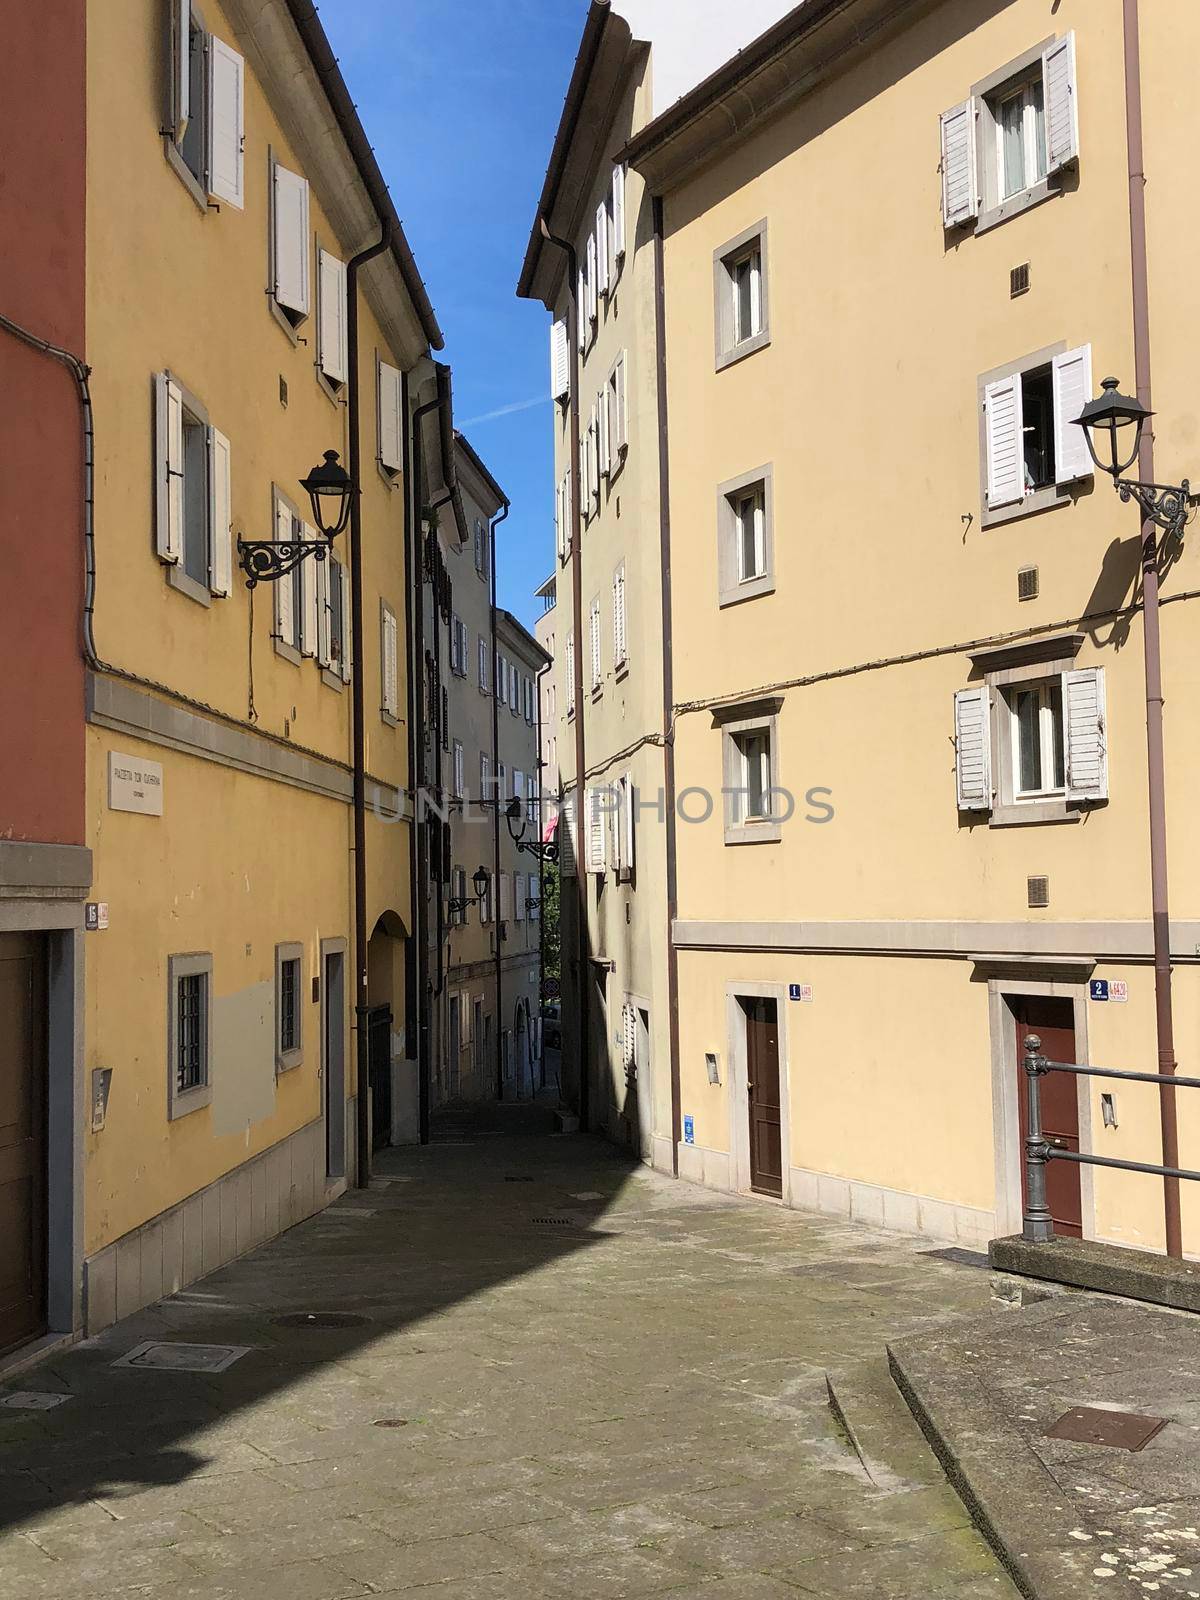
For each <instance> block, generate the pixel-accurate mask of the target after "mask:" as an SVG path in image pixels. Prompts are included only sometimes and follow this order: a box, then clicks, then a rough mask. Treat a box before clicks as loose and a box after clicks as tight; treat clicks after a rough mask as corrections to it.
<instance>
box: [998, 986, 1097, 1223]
mask: <svg viewBox="0 0 1200 1600" xmlns="http://www.w3.org/2000/svg"><path fill="white" fill-rule="evenodd" d="M1012 1004H1013V1009H1014V1011H1015V1013H1016V1019H1017V1078H1018V1083H1017V1095H1018V1104H1019V1105H1020V1108H1021V1199H1022V1202H1024V1201H1025V1199H1026V1198H1027V1196H1026V1193H1025V1135H1026V1133H1027V1132H1028V1131H1029V1092H1028V1087H1027V1084H1028V1079H1027V1076H1026V1072H1025V1065H1024V1062H1025V1040H1026V1038H1027V1036H1028V1035H1029V1034H1031V1033H1036V1034H1037V1036H1038V1038H1039V1039H1040V1040H1041V1041H1042V1054H1043V1055H1044V1056H1046V1057H1048V1059H1049V1060H1051V1061H1074V1060H1075V1006H1074V1003H1073V1002H1072V1001H1070V1000H1058V999H1052V998H1050V997H1049V996H1041V995H1023V996H1021V997H1020V998H1017V999H1014V1000H1013V1002H1012ZM1078 1085H1079V1080H1078V1079H1077V1078H1076V1077H1075V1076H1074V1074H1073V1073H1069V1072H1048V1073H1046V1075H1045V1077H1043V1078H1042V1080H1041V1088H1042V1133H1043V1134H1044V1135H1045V1138H1046V1142H1047V1144H1049V1145H1051V1146H1052V1147H1054V1148H1056V1149H1059V1150H1078V1149H1079V1087H1078ZM1046 1199H1047V1203H1048V1205H1049V1207H1050V1215H1051V1216H1052V1217H1053V1219H1054V1231H1055V1233H1061V1234H1065V1235H1067V1236H1068V1237H1069V1238H1072V1239H1080V1238H1082V1237H1083V1197H1082V1195H1081V1193H1080V1187H1079V1167H1078V1165H1077V1163H1076V1162H1074V1161H1050V1162H1048V1163H1047V1165H1046Z"/></svg>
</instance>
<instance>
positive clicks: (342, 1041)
mask: <svg viewBox="0 0 1200 1600" xmlns="http://www.w3.org/2000/svg"><path fill="white" fill-rule="evenodd" d="M321 966H322V973H321V1002H322V1017H321V1068H322V1081H323V1082H324V1086H325V1089H324V1094H323V1097H322V1111H323V1113H324V1117H325V1175H326V1177H327V1179H328V1180H329V1182H331V1183H333V1182H336V1181H337V1179H339V1178H344V1177H345V1176H346V953H345V950H344V949H336V950H331V949H329V948H327V947H326V946H325V945H322V954H321ZM366 1092H367V1086H366V1084H360V1085H359V1093H360V1094H365V1093H366Z"/></svg>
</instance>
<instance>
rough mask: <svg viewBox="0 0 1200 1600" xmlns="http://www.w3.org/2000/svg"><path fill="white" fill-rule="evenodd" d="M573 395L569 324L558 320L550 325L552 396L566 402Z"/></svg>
mask: <svg viewBox="0 0 1200 1600" xmlns="http://www.w3.org/2000/svg"><path fill="white" fill-rule="evenodd" d="M570 393H571V361H570V357H569V355H568V352H567V324H566V321H565V319H563V318H558V319H557V320H556V321H554V322H552V323H551V324H550V394H551V397H552V398H553V399H555V400H565V399H566V398H567V397H568V395H569V394H570Z"/></svg>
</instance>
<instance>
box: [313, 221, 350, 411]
mask: <svg viewBox="0 0 1200 1600" xmlns="http://www.w3.org/2000/svg"><path fill="white" fill-rule="evenodd" d="M317 276H318V286H319V287H318V294H319V298H320V313H321V321H320V327H319V329H318V344H319V351H318V360H319V361H320V364H321V371H322V372H323V373H324V374H325V376H326V377H327V378H328V379H329V380H330V382H331V383H345V382H346V379H347V377H348V376H349V363H348V361H347V359H346V264H345V262H344V261H339V260H338V258H337V256H331V255H330V254H329V252H328V250H319V251H318V252H317Z"/></svg>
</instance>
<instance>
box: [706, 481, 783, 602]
mask: <svg viewBox="0 0 1200 1600" xmlns="http://www.w3.org/2000/svg"><path fill="white" fill-rule="evenodd" d="M754 492H758V493H760V494H761V496H762V533H761V553H762V563H763V570H762V572H761V573H759V574H757V575H755V576H751V577H743V576H742V550H741V532H742V530H741V522H740V518H739V514H738V513H739V506H740V505H741V503H742V501H743V500H744V499H745V498H746V497H747V496H748V495H749V494H751V493H754ZM717 588H718V604H719V605H720V606H722V607H724V606H733V605H740V604H741V603H742V602H743V601H745V600H756V599H758V598H759V597H760V596H761V595H767V594H773V593H774V590H775V468H774V465H773V464H772V463H771V462H767V463H766V464H765V465H763V466H761V467H755V468H754V470H753V471H752V472H743V473H741V474H739V476H738V477H736V478H728V479H727V480H726V481H725V482H724V483H722V484H719V485H718V487H717Z"/></svg>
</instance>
